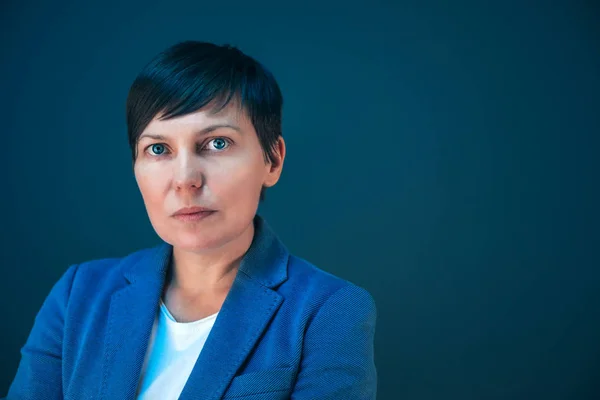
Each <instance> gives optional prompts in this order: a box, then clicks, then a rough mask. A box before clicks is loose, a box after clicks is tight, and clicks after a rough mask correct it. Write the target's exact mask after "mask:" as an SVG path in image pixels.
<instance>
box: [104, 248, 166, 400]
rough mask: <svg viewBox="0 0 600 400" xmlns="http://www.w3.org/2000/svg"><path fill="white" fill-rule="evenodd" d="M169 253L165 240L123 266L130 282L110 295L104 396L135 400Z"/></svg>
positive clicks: (105, 397)
mask: <svg viewBox="0 0 600 400" xmlns="http://www.w3.org/2000/svg"><path fill="white" fill-rule="evenodd" d="M170 256H171V247H170V246H169V245H167V244H166V243H165V244H162V245H160V246H158V247H156V248H154V249H151V250H150V252H149V253H147V254H146V256H145V257H142V258H141V259H140V260H139V261H138V262H133V263H132V264H129V265H126V266H125V267H124V269H125V272H124V276H125V278H126V279H127V281H128V282H130V284H128V285H127V286H125V287H123V288H122V289H120V290H118V291H116V292H115V293H113V295H112V297H111V302H110V310H109V314H108V319H107V322H106V323H107V333H106V337H105V348H104V360H103V361H104V362H103V365H102V387H101V396H100V398H101V399H135V396H136V390H137V385H138V380H139V377H140V373H141V369H142V364H143V362H144V356H145V354H146V349H147V346H148V341H149V338H150V333H151V331H152V325H153V323H154V319H155V317H156V313H157V311H158V304H159V299H160V296H161V292H162V287H163V283H164V279H165V273H166V270H167V268H168V265H169V261H170Z"/></svg>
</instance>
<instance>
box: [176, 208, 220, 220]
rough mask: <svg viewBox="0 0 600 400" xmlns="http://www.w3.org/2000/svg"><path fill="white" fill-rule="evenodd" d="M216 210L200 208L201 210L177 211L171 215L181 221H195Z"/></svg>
mask: <svg viewBox="0 0 600 400" xmlns="http://www.w3.org/2000/svg"><path fill="white" fill-rule="evenodd" d="M215 212H216V211H214V210H202V211H195V212H194V211H186V212H179V213H175V214H174V215H173V218H175V219H177V220H179V221H183V222H195V221H201V220H203V219H204V218H206V217H208V216H210V215H212V214H214V213H215Z"/></svg>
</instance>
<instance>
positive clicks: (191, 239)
mask: <svg viewBox="0 0 600 400" xmlns="http://www.w3.org/2000/svg"><path fill="white" fill-rule="evenodd" d="M165 241H166V240H165ZM166 242H167V243H169V244H171V245H172V246H173V247H177V248H178V249H180V250H184V251H190V252H201V251H205V250H211V249H216V248H219V247H221V246H222V245H224V244H225V243H226V242H227V239H226V238H224V237H221V236H214V235H206V234H204V235H202V234H189V233H188V234H181V233H180V234H177V235H173V236H171V237H170V240H169V241H166Z"/></svg>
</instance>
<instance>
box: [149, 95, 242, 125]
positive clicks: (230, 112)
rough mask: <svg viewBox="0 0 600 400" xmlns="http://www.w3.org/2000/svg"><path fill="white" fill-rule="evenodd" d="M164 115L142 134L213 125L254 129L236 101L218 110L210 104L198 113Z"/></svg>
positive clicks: (153, 121)
mask: <svg viewBox="0 0 600 400" xmlns="http://www.w3.org/2000/svg"><path fill="white" fill-rule="evenodd" d="M162 116H163V113H159V114H158V115H156V116H155V117H154V118H153V119H152V121H150V123H149V124H148V126H147V127H146V129H144V131H143V132H142V133H146V132H149V131H152V132H156V131H159V130H160V131H161V132H165V131H172V130H177V131H179V130H182V131H187V130H198V129H202V128H205V127H209V126H211V125H216V124H219V125H232V126H237V127H239V128H240V130H248V129H252V124H251V122H250V120H249V118H248V116H247V115H246V111H245V110H244V109H243V107H240V105H239V103H238V102H236V101H233V100H232V101H230V102H229V103H228V104H227V106H225V107H223V108H222V109H220V110H219V109H218V108H217V107H216V106H215V105H214V104H208V105H207V106H205V107H203V108H201V109H200V110H198V111H194V112H192V113H189V114H186V115H182V116H178V117H174V118H168V119H162Z"/></svg>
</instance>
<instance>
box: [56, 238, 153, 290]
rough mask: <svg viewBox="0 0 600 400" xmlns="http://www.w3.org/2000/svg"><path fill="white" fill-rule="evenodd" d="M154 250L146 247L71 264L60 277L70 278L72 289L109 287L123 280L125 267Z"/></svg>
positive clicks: (63, 278)
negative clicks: (122, 254)
mask: <svg viewBox="0 0 600 400" xmlns="http://www.w3.org/2000/svg"><path fill="white" fill-rule="evenodd" d="M154 250H155V247H148V248H144V249H140V250H136V251H133V252H131V253H129V254H126V255H124V256H121V257H107V258H99V259H92V260H86V261H82V262H80V263H78V264H75V265H71V266H70V267H69V269H68V270H67V271H66V272H65V273H64V275H63V277H62V278H61V279H62V280H66V279H70V280H71V282H72V283H71V287H72V290H73V291H77V290H83V291H86V292H88V293H90V292H92V291H98V290H101V289H102V288H106V289H109V288H112V287H113V286H114V285H115V284H118V283H122V282H123V272H124V269H125V268H126V267H128V266H131V265H133V264H136V263H137V262H139V261H141V260H142V259H143V258H144V257H146V256H147V255H148V254H150V253H151V252H152V251H154Z"/></svg>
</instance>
